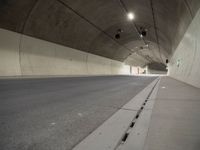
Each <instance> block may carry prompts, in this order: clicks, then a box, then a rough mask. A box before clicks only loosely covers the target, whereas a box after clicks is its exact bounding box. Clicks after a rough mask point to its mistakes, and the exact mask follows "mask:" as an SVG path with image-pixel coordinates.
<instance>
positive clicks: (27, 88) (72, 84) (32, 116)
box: [0, 76, 155, 150]
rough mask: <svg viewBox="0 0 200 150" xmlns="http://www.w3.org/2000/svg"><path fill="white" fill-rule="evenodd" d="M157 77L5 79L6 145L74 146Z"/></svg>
mask: <svg viewBox="0 0 200 150" xmlns="http://www.w3.org/2000/svg"><path fill="white" fill-rule="evenodd" d="M154 79H155V77H131V76H101V77H74V78H72V77H68V78H46V79H6V80H5V79H4V80H0V149H1V150H71V149H72V148H73V147H74V146H75V145H76V144H78V143H79V142H80V141H81V140H83V139H84V138H85V137H86V136H87V135H88V134H90V133H91V132H92V131H93V130H95V129H96V128H97V127H98V126H100V125H101V124H102V123H103V122H104V121H105V120H107V119H108V118H109V117H110V116H111V115H112V114H113V113H115V112H116V111H117V110H118V109H119V108H120V107H122V106H123V105H124V104H125V103H127V102H128V101H129V100H130V99H131V98H133V97H134V96H135V95H136V94H137V93H138V92H140V91H141V90H142V89H143V88H144V87H146V86H147V85H148V84H149V83H150V82H152V81H153V80H154Z"/></svg>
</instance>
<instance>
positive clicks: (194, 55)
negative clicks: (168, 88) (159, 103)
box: [169, 9, 200, 88]
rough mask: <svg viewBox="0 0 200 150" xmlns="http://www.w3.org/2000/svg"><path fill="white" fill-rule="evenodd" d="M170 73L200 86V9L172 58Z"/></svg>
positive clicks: (176, 77) (174, 76)
mask: <svg viewBox="0 0 200 150" xmlns="http://www.w3.org/2000/svg"><path fill="white" fill-rule="evenodd" d="M169 75H170V76H171V77H173V78H175V79H178V80H181V81H183V82H186V83H188V84H191V85H193V86H195V87H199V88H200V9H199V11H198V12H197V14H196V16H195V18H194V19H193V21H192V23H191V24H190V26H189V28H188V30H187V31H186V33H185V35H184V37H183V39H182V41H181V42H180V44H179V46H178V47H177V49H176V51H175V53H174V54H173V56H172V59H171V60H170V64H169Z"/></svg>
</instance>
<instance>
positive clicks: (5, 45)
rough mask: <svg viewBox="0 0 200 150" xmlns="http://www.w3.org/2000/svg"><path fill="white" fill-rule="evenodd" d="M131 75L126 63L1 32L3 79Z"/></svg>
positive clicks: (1, 30)
mask: <svg viewBox="0 0 200 150" xmlns="http://www.w3.org/2000/svg"><path fill="white" fill-rule="evenodd" d="M110 74H130V67H129V66H128V65H125V63H122V62H119V61H115V60H111V59H108V58H105V57H100V56H97V55H93V54H90V53H86V52H82V51H79V50H76V49H72V48H69V47H65V46H62V45H58V44H54V43H51V42H47V41H44V40H39V39H36V38H32V37H29V36H24V35H21V34H18V33H14V32H10V31H8V30H4V29H0V76H17V75H110Z"/></svg>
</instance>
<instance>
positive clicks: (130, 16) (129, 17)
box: [127, 12, 135, 20]
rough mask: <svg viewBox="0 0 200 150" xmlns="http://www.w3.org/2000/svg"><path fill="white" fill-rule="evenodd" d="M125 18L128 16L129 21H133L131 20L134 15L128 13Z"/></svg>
mask: <svg viewBox="0 0 200 150" xmlns="http://www.w3.org/2000/svg"><path fill="white" fill-rule="evenodd" d="M127 16H128V19H129V20H133V19H134V18H135V16H134V14H133V13H131V12H130V13H128V15H127Z"/></svg>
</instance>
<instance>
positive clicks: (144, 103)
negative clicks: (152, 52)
mask: <svg viewBox="0 0 200 150" xmlns="http://www.w3.org/2000/svg"><path fill="white" fill-rule="evenodd" d="M158 81H159V79H158V80H157V81H156V83H155V85H154V86H153V87H152V89H151V91H150V92H149V94H148V95H147V97H146V99H145V100H144V102H143V104H142V106H141V107H140V109H139V110H138V112H137V114H136V116H135V117H134V118H133V120H132V121H131V123H130V125H129V127H128V128H127V130H126V132H125V133H124V135H123V136H122V138H121V140H120V141H119V143H118V144H117V146H116V147H115V149H114V150H118V147H120V146H121V145H123V144H124V143H125V142H126V140H127V139H128V136H129V134H130V132H131V130H132V129H133V128H134V126H135V124H136V121H137V120H138V118H139V116H140V114H141V112H142V111H143V109H144V107H145V105H146V103H147V102H148V100H149V98H150V96H151V94H152V92H153V91H154V89H155V87H156V85H157V83H158Z"/></svg>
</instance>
